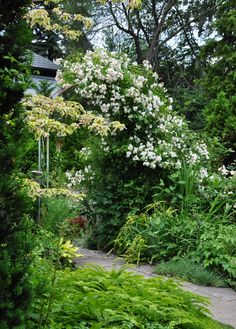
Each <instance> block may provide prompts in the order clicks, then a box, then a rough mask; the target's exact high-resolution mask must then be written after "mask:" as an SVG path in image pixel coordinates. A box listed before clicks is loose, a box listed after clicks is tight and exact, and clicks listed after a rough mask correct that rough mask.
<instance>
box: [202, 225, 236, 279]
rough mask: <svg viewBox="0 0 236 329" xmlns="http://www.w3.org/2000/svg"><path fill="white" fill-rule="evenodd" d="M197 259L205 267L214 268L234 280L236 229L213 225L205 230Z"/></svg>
mask: <svg viewBox="0 0 236 329" xmlns="http://www.w3.org/2000/svg"><path fill="white" fill-rule="evenodd" d="M197 253H198V256H199V258H200V259H201V260H202V261H203V262H204V265H205V266H206V267H216V268H219V269H220V270H221V271H222V272H225V273H227V274H228V275H229V277H230V278H232V279H234V280H235V278H236V227H235V225H227V226H225V225H222V224H219V225H215V226H213V227H211V229H210V230H206V231H205V232H204V233H203V234H202V236H201V238H200V243H199V246H198V248H197Z"/></svg>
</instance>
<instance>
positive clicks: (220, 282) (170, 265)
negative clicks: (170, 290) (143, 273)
mask: <svg viewBox="0 0 236 329" xmlns="http://www.w3.org/2000/svg"><path fill="white" fill-rule="evenodd" d="M155 273H157V274H161V275H169V276H175V277H179V278H181V279H184V280H187V281H191V282H193V283H196V284H200V285H203V286H211V287H213V286H214V287H226V286H227V283H226V280H225V279H224V278H223V277H222V275H219V274H218V273H216V272H213V271H210V270H208V269H206V268H205V267H204V266H203V265H202V264H201V263H197V262H196V261H194V260H193V259H191V258H187V257H185V258H180V259H177V260H170V261H168V262H163V261H162V262H161V263H160V264H159V265H157V267H156V269H155Z"/></svg>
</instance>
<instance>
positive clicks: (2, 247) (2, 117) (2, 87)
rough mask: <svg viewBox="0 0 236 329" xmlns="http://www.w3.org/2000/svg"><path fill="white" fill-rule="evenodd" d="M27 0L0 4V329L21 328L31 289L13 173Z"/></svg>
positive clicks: (28, 245) (22, 198) (21, 201)
mask: <svg viewBox="0 0 236 329" xmlns="http://www.w3.org/2000/svg"><path fill="white" fill-rule="evenodd" d="M29 4H30V1H28V0H24V1H15V0H14V1H7V2H6V1H1V3H0V12H1V15H0V166H1V172H0V323H1V328H2V329H8V328H22V325H23V324H24V320H25V317H26V315H27V311H28V308H29V304H30V300H31V294H32V287H31V285H30V281H29V265H30V262H31V250H32V248H33V240H32V232H31V229H32V224H31V222H30V220H29V219H28V217H27V216H26V214H27V213H29V212H30V211H31V204H30V202H29V200H27V197H26V195H23V194H21V193H20V183H19V182H17V181H16V179H15V176H14V173H15V171H18V170H19V169H20V168H19V162H20V158H21V156H22V150H23V147H24V142H25V140H24V137H25V136H24V135H23V124H22V120H21V113H22V107H21V106H20V105H19V104H18V102H19V101H20V100H21V98H22V96H23V92H24V90H25V89H26V88H27V86H28V77H29V72H28V67H27V65H25V62H26V57H27V56H26V53H25V50H26V49H27V45H28V43H29V41H30V38H29V31H28V29H27V26H26V24H25V23H24V21H23V20H22V19H21V17H22V15H23V14H24V13H25V11H26V9H27V6H28V5H29Z"/></svg>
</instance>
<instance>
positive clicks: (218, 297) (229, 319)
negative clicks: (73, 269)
mask: <svg viewBox="0 0 236 329" xmlns="http://www.w3.org/2000/svg"><path fill="white" fill-rule="evenodd" d="M79 252H80V253H81V254H83V257H82V258H78V259H77V260H76V263H77V264H78V266H82V265H85V264H97V265H101V266H103V267H104V268H106V269H107V270H111V269H114V268H115V269H119V268H120V267H121V266H122V265H124V264H125V262H124V260H123V259H122V258H120V257H117V256H114V255H108V254H105V253H103V252H101V251H97V250H89V249H86V248H79ZM127 270H129V271H134V272H136V273H138V274H141V275H143V276H144V277H146V278H150V277H153V276H156V274H155V273H154V266H151V265H140V266H134V265H129V266H128V267H127ZM181 284H182V286H183V287H184V289H186V290H189V291H192V292H194V293H196V294H199V295H202V296H205V297H208V298H209V299H210V301H211V306H210V311H211V313H212V316H213V317H214V318H215V319H216V320H217V321H219V322H222V323H225V324H229V325H231V326H233V327H234V328H235V329H236V292H235V291H234V290H233V289H231V288H215V287H203V286H198V285H195V284H192V283H189V282H182V283H181Z"/></svg>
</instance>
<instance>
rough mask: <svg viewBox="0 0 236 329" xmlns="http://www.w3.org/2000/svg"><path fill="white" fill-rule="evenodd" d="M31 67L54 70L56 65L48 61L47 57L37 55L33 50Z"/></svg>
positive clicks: (56, 67)
mask: <svg viewBox="0 0 236 329" xmlns="http://www.w3.org/2000/svg"><path fill="white" fill-rule="evenodd" d="M32 67H34V68H38V69H43V70H52V71H56V70H57V69H58V65H57V64H55V63H53V62H52V61H50V60H49V59H48V58H45V57H43V56H41V55H38V54H36V53H34V52H33V59H32Z"/></svg>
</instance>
